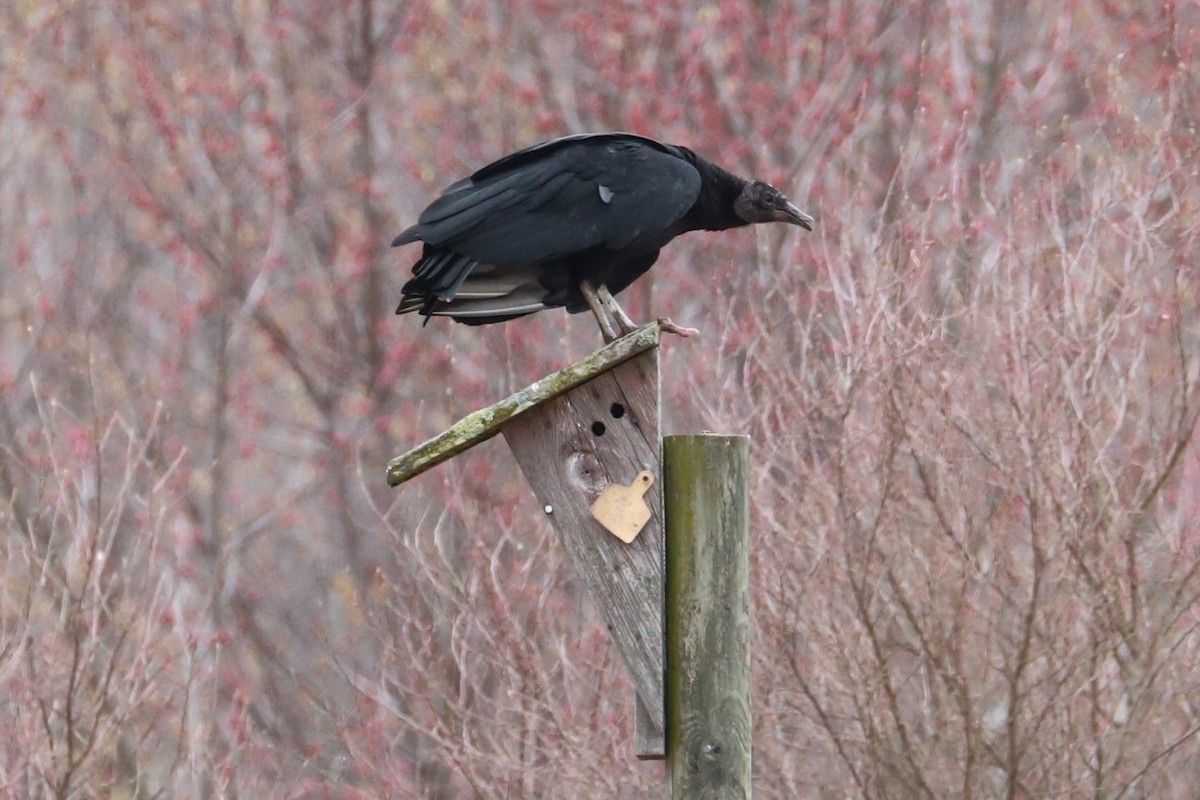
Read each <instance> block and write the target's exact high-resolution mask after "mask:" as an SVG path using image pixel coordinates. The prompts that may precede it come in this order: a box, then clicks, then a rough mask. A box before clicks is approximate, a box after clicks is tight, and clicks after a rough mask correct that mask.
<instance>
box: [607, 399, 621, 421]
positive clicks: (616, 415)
mask: <svg viewBox="0 0 1200 800" xmlns="http://www.w3.org/2000/svg"><path fill="white" fill-rule="evenodd" d="M608 413H610V414H612V415H613V419H620V418H621V417H623V416H625V406H623V405H621V404H620V403H613V404H612V405H611V406H609V407H608Z"/></svg>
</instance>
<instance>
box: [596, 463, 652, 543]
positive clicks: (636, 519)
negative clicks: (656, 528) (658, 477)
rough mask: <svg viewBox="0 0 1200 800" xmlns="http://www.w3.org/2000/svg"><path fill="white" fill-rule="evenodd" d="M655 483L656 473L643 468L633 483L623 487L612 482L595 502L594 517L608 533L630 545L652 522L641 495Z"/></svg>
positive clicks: (648, 509) (647, 507)
mask: <svg viewBox="0 0 1200 800" xmlns="http://www.w3.org/2000/svg"><path fill="white" fill-rule="evenodd" d="M653 485H654V476H653V475H651V474H650V473H649V472H646V471H642V472H639V473H638V476H637V477H636V478H634V479H633V485H631V486H622V485H621V484H619V483H612V484H609V485H608V486H605V487H604V491H602V492H601V493H600V496H599V497H597V498H596V502H594V503H592V516H593V517H595V518H596V521H597V522H599V523H600V524H601V525H603V526H604V527H605V528H606V529H607V530H608V532H609V533H611V534H612V535H613V536H616V537H617V538H618V539H620V540H621V541H622V542H625V544H629V543H630V542H632V541H633V540H634V539H636V538H637V535H638V534H639V533H641V531H642V528H644V527H645V525H646V523H647V522H649V521H650V508H649V506H647V505H646V501H645V500H643V499H642V495H644V494H645V493H646V491H647V490H648V489H649V488H650V487H651V486H653Z"/></svg>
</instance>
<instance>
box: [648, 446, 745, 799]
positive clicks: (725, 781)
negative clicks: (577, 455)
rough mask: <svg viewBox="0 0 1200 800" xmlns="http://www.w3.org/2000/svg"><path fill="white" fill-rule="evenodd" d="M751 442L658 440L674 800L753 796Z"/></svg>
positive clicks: (669, 747) (669, 749) (669, 763)
mask: <svg viewBox="0 0 1200 800" xmlns="http://www.w3.org/2000/svg"><path fill="white" fill-rule="evenodd" d="M749 441H750V440H749V438H747V437H745V436H711V435H704V436H668V437H666V438H665V439H664V440H663V472H664V481H663V483H664V496H665V504H666V505H665V507H666V520H667V681H666V684H667V770H668V773H669V776H670V781H671V795H670V796H671V797H672V798H673V799H674V800H698V798H705V799H706V800H710V799H711V800H727V799H729V800H732V799H733V798H737V800H746V799H747V798H749V797H750V749H751V748H750V601H749V590H748V589H749V583H750V558H749V553H750V548H749V528H750V514H749V501H748V495H749V488H748V487H749V479H748V474H749V451H750V446H749Z"/></svg>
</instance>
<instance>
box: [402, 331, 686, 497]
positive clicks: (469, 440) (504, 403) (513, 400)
mask: <svg viewBox="0 0 1200 800" xmlns="http://www.w3.org/2000/svg"><path fill="white" fill-rule="evenodd" d="M661 332H662V329H661V327H660V326H659V324H658V323H657V322H652V323H650V324H649V325H643V326H642V327H640V328H638V329H637V330H635V331H632V332H631V333H627V334H626V335H624V336H622V337H621V338H620V339H617V340H615V341H613V342H610V343H609V344H607V345H605V346H604V347H602V348H600V349H599V350H597V351H596V352H594V353H592V354H591V355H590V356H588V357H587V358H584V359H583V360H581V361H577V362H576V363H574V364H572V365H571V366H569V367H567V368H566V369H563V370H560V371H558V372H555V373H554V374H553V375H547V376H546V377H545V378H542V379H541V380H539V381H535V382H534V383H533V384H531V385H529V386H527V387H525V388H524V389H522V390H521V391H519V392H517V393H516V394H513V395H511V396H510V397H506V398H505V399H503V400H501V401H500V402H498V403H496V404H494V405H490V406H488V407H487V408H481V409H480V410H478V411H476V412H474V413H471V414H468V415H467V416H465V417H463V418H462V419H461V420H459V421H458V422H456V423H455V424H454V425H452V426H451V427H450V428H449V429H448V430H446V431H444V432H443V433H440V434H438V435H437V436H435V437H433V438H432V439H430V440H429V441H427V442H425V443H424V444H422V445H418V446H417V447H414V448H413V449H412V450H409V451H408V452H407V453H405V454H404V455H402V456H397V457H396V458H393V459H392V460H391V461H390V462H388V466H387V482H388V485H389V486H399V485H400V484H402V483H404V482H405V481H407V480H408V479H409V478H413V477H416V476H417V475H420V474H421V473H422V472H424V471H425V470H427V469H430V468H431V467H435V466H437V465H438V464H440V463H442V462H443V461H446V460H448V459H451V458H453V457H454V456H456V455H458V454H459V453H461V452H463V451H465V450H469V449H470V448H472V447H474V446H475V445H477V444H479V443H480V442H485V441H487V440H488V439H490V438H492V437H493V436H495V435H496V434H497V433H499V432H500V428H501V426H503V425H504V423H506V422H508V421H509V420H510V419H512V418H513V417H515V416H517V415H518V414H523V413H524V412H526V411H528V410H529V409H531V408H533V407H534V406H536V405H538V404H539V403H544V402H545V401H547V400H551V399H553V398H555V397H558V396H559V395H560V394H562V393H563V392H566V391H569V390H571V389H574V388H575V387H576V386H579V385H580V384H583V383H587V382H588V381H590V380H591V379H592V378H594V377H596V376H597V375H600V374H602V373H604V372H607V371H608V370H610V369H612V368H613V367H615V366H617V365H618V364H621V363H623V362H625V361H628V360H629V359H631V358H633V357H634V356H636V355H637V354H638V353H643V352H645V351H647V350H649V349H650V348H652V347H658V343H659V338H660V334H661Z"/></svg>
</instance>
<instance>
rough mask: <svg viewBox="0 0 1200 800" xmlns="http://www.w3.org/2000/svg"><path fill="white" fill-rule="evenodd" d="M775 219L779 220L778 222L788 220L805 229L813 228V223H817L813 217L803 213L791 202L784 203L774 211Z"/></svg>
mask: <svg viewBox="0 0 1200 800" xmlns="http://www.w3.org/2000/svg"><path fill="white" fill-rule="evenodd" d="M775 219H777V220H779V221H780V222H790V223H791V224H793V225H799V226H800V227H801V228H804V229H805V230H807V231H811V230H812V229H813V225H816V224H817V221H816V220H815V219H813V218H812V217H810V216H809V215H808V214H805V213H804V212H803V211H801V210H800V209H798V208H796V206H794V205H792V204H791V203H786V204H784V206H783V208H781V209H779V210H778V211H776V212H775Z"/></svg>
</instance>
